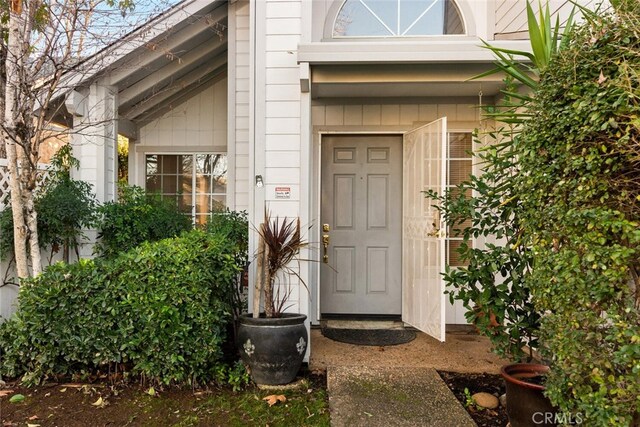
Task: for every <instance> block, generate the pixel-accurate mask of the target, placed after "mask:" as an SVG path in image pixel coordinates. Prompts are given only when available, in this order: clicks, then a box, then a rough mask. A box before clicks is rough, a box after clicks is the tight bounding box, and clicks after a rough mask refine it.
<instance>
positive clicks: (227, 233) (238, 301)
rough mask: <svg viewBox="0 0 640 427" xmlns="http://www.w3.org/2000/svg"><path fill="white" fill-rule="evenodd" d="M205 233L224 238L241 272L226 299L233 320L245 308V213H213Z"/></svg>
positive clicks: (247, 251) (246, 256) (246, 228)
mask: <svg viewBox="0 0 640 427" xmlns="http://www.w3.org/2000/svg"><path fill="white" fill-rule="evenodd" d="M206 231H207V232H208V233H212V234H215V235H218V236H220V237H222V238H224V239H225V240H226V241H227V242H228V243H229V244H230V245H231V247H232V252H233V258H234V261H235V264H236V265H237V266H238V268H239V269H242V271H241V272H240V273H239V274H237V275H236V276H235V280H234V286H233V292H230V293H229V295H228V297H229V301H230V303H231V306H232V307H233V314H234V318H236V319H237V318H238V316H239V315H240V314H241V313H242V310H244V309H245V307H246V306H247V301H246V295H245V292H244V290H245V289H244V286H243V278H244V275H245V270H246V266H247V264H248V262H249V221H248V219H247V212H246V211H242V212H235V211H231V210H229V209H227V210H225V211H223V212H213V213H212V214H211V217H210V218H209V221H208V222H207V224H206Z"/></svg>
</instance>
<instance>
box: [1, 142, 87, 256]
mask: <svg viewBox="0 0 640 427" xmlns="http://www.w3.org/2000/svg"><path fill="white" fill-rule="evenodd" d="M79 164H80V163H79V162H78V160H77V159H76V158H74V157H73V156H72V152H71V146H70V145H63V146H62V147H61V148H60V149H59V150H58V152H57V153H56V154H55V155H54V156H53V158H52V159H51V165H50V168H49V174H48V178H47V179H45V181H44V182H43V184H42V187H41V188H40V190H39V191H38V194H37V197H36V199H35V208H36V212H38V245H39V246H40V248H41V249H45V248H50V251H51V256H50V258H49V262H51V259H52V258H53V255H54V254H55V253H57V252H59V251H60V250H62V251H63V258H64V260H65V261H66V262H69V255H70V251H71V250H73V249H75V250H76V254H77V248H78V245H79V240H80V239H81V238H82V237H83V233H82V230H83V229H86V228H89V227H90V226H91V225H92V224H93V222H94V221H95V216H96V209H97V201H96V199H95V196H94V195H93V190H92V188H91V185H89V184H88V183H86V182H84V181H78V180H75V179H73V178H71V169H72V168H77V167H78V166H79ZM0 236H2V237H1V238H0V257H1V258H2V259H7V257H8V255H9V254H12V253H13V217H12V213H11V207H10V206H8V207H7V208H6V209H5V210H3V211H2V213H1V214H0Z"/></svg>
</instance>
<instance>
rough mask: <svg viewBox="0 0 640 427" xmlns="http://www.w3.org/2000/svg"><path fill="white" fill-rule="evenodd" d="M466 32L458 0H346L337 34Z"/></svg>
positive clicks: (401, 35) (371, 34)
mask: <svg viewBox="0 0 640 427" xmlns="http://www.w3.org/2000/svg"><path fill="white" fill-rule="evenodd" d="M444 34H465V28H464V21H463V19H462V16H461V14H460V11H459V10H458V6H457V5H456V3H455V1H454V0H346V1H345V2H344V4H343V5H342V7H341V8H340V11H339V12H338V14H337V16H336V20H335V24H334V26H333V37H420V36H437V35H444Z"/></svg>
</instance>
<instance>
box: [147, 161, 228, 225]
mask: <svg viewBox="0 0 640 427" xmlns="http://www.w3.org/2000/svg"><path fill="white" fill-rule="evenodd" d="M197 155H224V156H226V158H227V171H226V178H227V185H226V190H225V192H224V193H210V195H211V196H224V200H225V202H224V205H225V207H229V203H228V200H229V199H228V197H229V163H228V162H229V154H228V153H227V152H226V151H220V150H215V151H208V150H207V151H145V152H143V153H142V165H143V170H144V174H142V180H143V188H144V189H145V191H148V190H147V176H148V175H147V156H192V157H193V158H194V162H193V171H192V173H191V188H192V191H191V222H192V224H193V225H194V226H195V225H196V224H197V223H196V217H197V212H196V194H197V191H196V189H197V187H196V175H197V173H196V162H195V156H197ZM163 194H165V193H163V192H160V195H163Z"/></svg>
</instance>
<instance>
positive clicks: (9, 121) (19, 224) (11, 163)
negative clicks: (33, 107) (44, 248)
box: [3, 2, 29, 278]
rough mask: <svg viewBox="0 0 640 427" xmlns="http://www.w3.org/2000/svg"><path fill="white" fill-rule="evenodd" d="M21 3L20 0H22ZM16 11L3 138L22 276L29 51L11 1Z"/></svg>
mask: <svg viewBox="0 0 640 427" xmlns="http://www.w3.org/2000/svg"><path fill="white" fill-rule="evenodd" d="M20 3H21V2H20ZM12 7H13V10H12V11H11V12H10V14H9V25H8V39H7V51H6V56H7V57H6V61H5V72H6V81H5V86H4V103H5V104H4V106H5V110H4V130H3V138H4V143H5V147H6V151H7V153H6V154H7V162H8V165H7V166H8V167H7V168H8V170H9V177H10V179H11V183H10V187H9V188H10V189H11V209H12V214H13V231H14V252H15V258H16V270H17V273H18V277H19V278H25V277H28V276H29V268H28V258H27V239H28V238H29V233H28V228H27V224H26V219H25V209H24V208H25V204H24V199H23V197H22V196H23V192H22V190H23V189H22V185H21V184H22V182H21V181H22V180H21V179H20V173H19V169H18V168H19V163H18V152H17V141H16V139H17V138H18V132H17V128H18V125H19V124H20V113H19V109H18V102H19V100H20V99H19V98H20V92H21V91H20V89H21V83H22V82H21V78H20V73H21V68H22V64H23V63H24V60H25V58H24V56H25V55H26V54H27V53H26V49H25V47H26V46H28V44H27V43H25V41H26V40H25V34H24V31H23V30H24V28H25V17H26V14H25V13H24V8H22V5H21V4H18V5H14V4H12Z"/></svg>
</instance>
